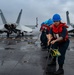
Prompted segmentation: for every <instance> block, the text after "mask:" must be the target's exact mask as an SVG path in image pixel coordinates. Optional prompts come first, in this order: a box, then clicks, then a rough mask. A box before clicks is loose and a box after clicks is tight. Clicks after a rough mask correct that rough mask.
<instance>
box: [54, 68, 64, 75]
mask: <svg viewBox="0 0 74 75" xmlns="http://www.w3.org/2000/svg"><path fill="white" fill-rule="evenodd" d="M54 75H64V70H63V69H58V70H57V71H56V72H55V73H54Z"/></svg>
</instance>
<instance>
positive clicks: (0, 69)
mask: <svg viewBox="0 0 74 75" xmlns="http://www.w3.org/2000/svg"><path fill="white" fill-rule="evenodd" d="M70 41H71V42H70V46H69V49H68V50H67V53H66V60H65V64H64V70H65V73H64V75H74V37H72V38H70ZM46 56H47V51H45V50H44V51H43V50H42V49H41V47H40V41H38V40H37V41H36V39H35V38H33V39H31V38H29V39H25V38H21V39H20V38H18V39H11V38H10V39H3V38H1V39H0V75H51V74H50V73H47V74H46V73H45V69H46V68H48V70H49V72H50V68H51V70H55V69H56V67H55V66H54V68H52V67H46V65H47V64H46V61H47V59H46V58H45V57H46ZM57 67H58V66H57Z"/></svg>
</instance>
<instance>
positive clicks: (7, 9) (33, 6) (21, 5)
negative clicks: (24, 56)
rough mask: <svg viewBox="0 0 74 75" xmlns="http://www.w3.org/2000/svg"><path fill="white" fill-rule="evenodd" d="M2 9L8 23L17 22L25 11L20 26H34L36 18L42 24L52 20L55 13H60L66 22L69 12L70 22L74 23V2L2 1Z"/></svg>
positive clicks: (67, 0)
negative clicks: (20, 13) (67, 12)
mask: <svg viewBox="0 0 74 75" xmlns="http://www.w3.org/2000/svg"><path fill="white" fill-rule="evenodd" d="M0 9H1V10H2V11H3V13H4V16H5V18H6V20H7V21H8V22H15V21H16V19H17V16H18V14H19V12H20V10H21V9H23V12H22V16H21V21H20V24H24V25H25V24H26V25H27V24H29V25H32V24H33V25H34V24H35V23H36V21H35V20H36V17H38V23H39V24H41V23H42V22H43V21H45V20H47V19H49V18H52V16H53V14H55V13H59V14H60V15H61V17H62V21H64V22H66V11H67V10H68V11H69V16H70V21H71V22H72V23H74V10H73V9H74V0H0ZM0 24H2V20H1V18H0Z"/></svg>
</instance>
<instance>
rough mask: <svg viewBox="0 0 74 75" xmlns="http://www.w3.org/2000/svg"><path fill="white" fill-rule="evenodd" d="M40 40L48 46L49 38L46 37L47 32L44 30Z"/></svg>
mask: <svg viewBox="0 0 74 75" xmlns="http://www.w3.org/2000/svg"><path fill="white" fill-rule="evenodd" d="M40 41H41V43H43V45H44V46H47V41H48V39H47V37H46V32H42V33H41V36H40Z"/></svg>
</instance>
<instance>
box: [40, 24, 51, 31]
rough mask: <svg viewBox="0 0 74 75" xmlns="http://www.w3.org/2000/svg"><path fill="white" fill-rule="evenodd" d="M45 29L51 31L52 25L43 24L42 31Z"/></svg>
mask: <svg viewBox="0 0 74 75" xmlns="http://www.w3.org/2000/svg"><path fill="white" fill-rule="evenodd" d="M44 30H47V31H48V32H49V30H50V27H49V26H47V25H46V24H44V25H42V26H41V28H40V31H44Z"/></svg>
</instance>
